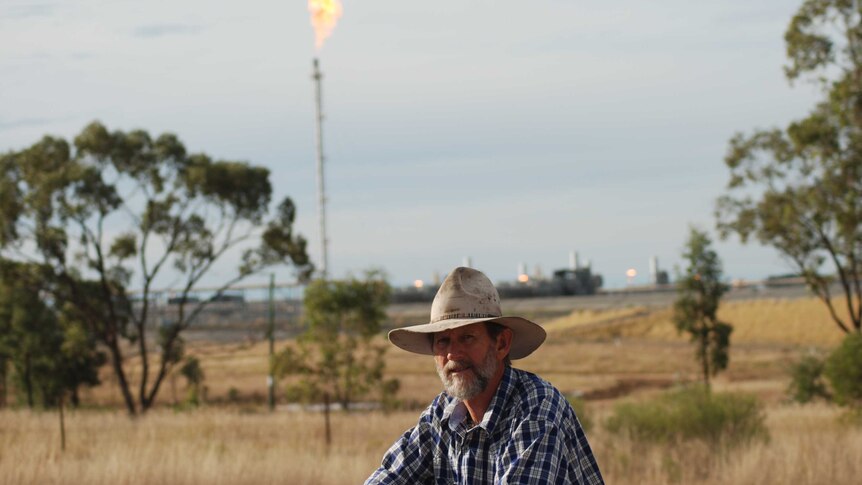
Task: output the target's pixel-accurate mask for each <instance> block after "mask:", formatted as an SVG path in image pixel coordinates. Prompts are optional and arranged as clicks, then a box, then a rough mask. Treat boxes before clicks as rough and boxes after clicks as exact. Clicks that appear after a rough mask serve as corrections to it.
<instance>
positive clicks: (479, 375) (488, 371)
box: [435, 347, 497, 401]
mask: <svg viewBox="0 0 862 485" xmlns="http://www.w3.org/2000/svg"><path fill="white" fill-rule="evenodd" d="M435 364H436V366H437V374H438V375H439V376H440V380H441V381H442V382H443V388H444V389H445V390H446V392H447V393H448V394H449V395H450V396H452V397H455V398H458V399H460V400H462V401H466V400H468V399H472V398H474V397H476V396H478V395H479V394H481V392H482V391H484V390H485V388H486V387H488V383H489V382H490V381H491V378H492V377H494V373H495V372H497V359H496V356H495V355H494V348H493V347H491V348H489V349H488V352H487V353H486V354H485V359H484V360H483V361H482V362H480V363H479V364H478V365H472V364H471V363H470V362H469V361H464V360H461V361H457V360H450V361H449V362H448V363H446V365H445V366H441V365H440V364H439V363H437V362H435ZM464 368H468V369H470V370H468V371H466V372H459V373H457V374H453V373H452V371H453V370H456V369H464Z"/></svg>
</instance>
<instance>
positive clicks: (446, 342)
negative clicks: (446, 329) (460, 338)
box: [436, 338, 449, 346]
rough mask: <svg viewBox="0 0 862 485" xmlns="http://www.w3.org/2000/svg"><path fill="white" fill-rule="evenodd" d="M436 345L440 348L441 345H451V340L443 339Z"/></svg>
mask: <svg viewBox="0 0 862 485" xmlns="http://www.w3.org/2000/svg"><path fill="white" fill-rule="evenodd" d="M436 345H438V346H439V345H449V339H447V338H441V339H440V340H438V341H437V344H436Z"/></svg>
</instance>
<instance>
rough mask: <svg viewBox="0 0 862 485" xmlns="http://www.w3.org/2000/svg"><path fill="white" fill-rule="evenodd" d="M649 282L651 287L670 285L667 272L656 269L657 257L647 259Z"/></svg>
mask: <svg viewBox="0 0 862 485" xmlns="http://www.w3.org/2000/svg"><path fill="white" fill-rule="evenodd" d="M649 282H650V284H651V285H667V284H670V278H669V277H668V274H667V271H662V270H660V269H659V267H658V256H652V257H650V258H649Z"/></svg>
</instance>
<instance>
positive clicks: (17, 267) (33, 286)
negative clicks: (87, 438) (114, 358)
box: [0, 260, 106, 408]
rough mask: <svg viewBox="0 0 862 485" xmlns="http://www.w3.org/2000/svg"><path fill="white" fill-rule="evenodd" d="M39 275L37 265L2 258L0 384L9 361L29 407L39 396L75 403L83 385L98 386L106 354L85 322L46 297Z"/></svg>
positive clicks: (43, 400)
mask: <svg viewBox="0 0 862 485" xmlns="http://www.w3.org/2000/svg"><path fill="white" fill-rule="evenodd" d="M39 274H40V271H38V268H36V267H34V266H33V265H28V264H20V263H11V262H8V261H2V260H0V366H2V367H3V368H2V369H0V380H2V382H0V385H2V387H3V388H4V390H5V387H6V384H7V381H8V378H7V376H6V373H5V370H6V368H7V362H8V363H11V364H12V367H13V368H14V369H15V380H16V381H17V386H16V387H17V389H18V390H19V392H20V391H23V394H24V398H25V399H26V402H27V405H28V406H30V407H31V408H32V407H33V406H34V405H35V404H36V402H37V400H38V401H40V402H41V403H42V405H43V406H46V407H49V406H54V405H56V404H57V403H59V402H60V400H61V398H62V396H64V395H68V396H69V397H70V398H71V402H72V405H74V406H77V405H78V403H79V397H78V390H79V388H80V387H81V386H82V385H88V386H94V385H97V384H99V382H100V381H99V368H100V367H101V366H102V365H103V364H104V363H105V361H106V356H105V354H104V353H103V352H101V351H99V350H98V349H97V346H96V341H95V338H93V336H92V335H90V334H89V332H87V331H86V328H85V326H84V324H83V322H81V321H79V320H76V319H74V318H72V317H71V316H70V314H69V313H67V312H66V311H64V309H63V308H57V307H56V306H52V305H49V304H47V303H46V302H45V301H43V300H44V294H43V293H44V292H43V288H42V287H43V285H42V281H41V278H39V277H38V276H39Z"/></svg>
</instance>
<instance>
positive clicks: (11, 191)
mask: <svg viewBox="0 0 862 485" xmlns="http://www.w3.org/2000/svg"><path fill="white" fill-rule="evenodd" d="M269 176H270V173H269V170H268V169H266V168H264V167H259V166H254V165H251V164H249V163H247V162H244V161H224V160H213V159H212V158H210V157H209V156H207V155H205V154H188V153H187V152H186V148H185V147H184V146H183V144H182V143H181V142H180V140H179V139H178V138H177V137H176V136H175V135H172V134H162V135H160V136H158V137H151V136H150V135H149V134H148V133H147V132H145V131H142V130H133V131H129V132H123V131H114V132H111V131H109V130H108V129H107V128H106V127H105V126H103V125H102V124H101V123H99V122H93V123H91V124H89V125H88V126H86V127H85V128H84V129H83V130H82V131H81V133H80V134H79V135H78V136H77V137H75V139H74V141H73V143H69V142H67V141H66V140H63V139H59V138H54V137H49V136H46V137H44V138H43V139H42V140H40V141H39V142H37V143H35V144H34V145H32V146H31V147H29V148H25V149H23V150H20V151H17V152H9V153H5V154H2V155H0V257H7V258H9V259H13V258H21V254H22V252H21V249H22V247H23V246H25V245H28V244H33V245H34V246H35V251H36V252H37V258H38V259H39V260H40V261H42V262H43V263H42V264H41V265H40V268H39V273H40V278H39V279H40V280H41V281H43V282H44V283H45V285H44V288H43V290H44V291H45V292H46V293H48V294H50V296H51V298H52V299H53V301H54V302H55V303H56V305H57V307H58V308H60V307H62V308H66V307H72V308H71V309H70V310H69V313H70V314H74V317H75V319H76V320H78V321H80V322H82V323H83V324H84V328H86V330H87V331H88V332H89V333H90V334H91V335H93V336H94V337H95V338H97V339H98V340H99V341H100V342H101V343H103V344H104V345H105V346H106V348H107V349H108V351H109V352H110V356H111V359H112V360H113V361H114V362H115V363H116V365H114V366H113V369H114V371H115V373H116V378H117V379H116V381H117V382H118V384H119V387H120V391H121V393H122V395H123V398H124V401H125V403H126V406H127V408H128V410H129V412H130V413H133V414H134V413H136V412H138V411H140V410H146V409H147V408H149V406H150V405H151V404H152V403H153V402H154V399H155V397H156V394H157V392H158V390H159V389H160V386H161V383H162V380H163V379H164V377H165V376H167V375H168V374H169V373H170V371H171V370H172V368H173V366H174V365H177V364H178V362H179V361H180V360H181V357H182V337H181V334H182V332H183V331H184V330H185V329H186V328H188V326H189V324H190V323H191V322H192V321H193V320H194V318H195V316H196V315H197V314H199V313H200V311H201V310H202V309H203V308H204V307H205V306H206V305H207V304H208V303H209V300H205V301H190V300H189V299H188V298H187V297H188V295H189V294H190V293H191V292H193V291H194V290H195V289H196V287H197V285H198V283H199V282H200V281H201V279H202V278H203V277H204V276H205V275H207V274H208V273H209V272H210V270H211V268H212V267H213V266H214V265H215V264H216V262H217V261H219V260H220V259H223V258H224V256H225V255H226V254H229V253H230V252H232V251H237V252H239V251H241V250H242V251H244V252H243V253H242V254H241V264H240V265H239V267H238V268H237V269H236V272H235V273H234V274H233V275H232V276H231V275H229V276H227V278H226V279H225V281H223V284H222V285H221V286H220V289H219V290H217V293H221V292H223V291H224V290H225V289H226V288H228V287H229V286H230V285H233V284H235V283H238V282H240V281H241V280H243V279H244V278H246V277H248V276H250V275H253V274H256V273H259V272H261V271H263V270H265V269H267V268H269V267H271V266H272V265H275V264H288V265H291V266H292V267H293V268H294V269H295V270H296V274H297V276H298V277H299V278H301V279H305V278H307V277H308V276H309V275H310V274H311V271H312V265H311V264H310V262H309V259H308V255H307V253H306V241H305V239H304V238H303V237H302V236H300V235H298V234H296V233H295V232H294V229H293V223H294V218H295V213H296V209H295V207H294V205H293V202H292V201H291V200H290V199H289V198H286V199H284V200H283V201H281V202H280V203H279V204H278V205H277V206H276V207H275V210H274V211H270V208H271V206H273V205H275V204H273V201H272V192H273V191H272V186H271V183H270V180H269ZM107 229H110V233H112V234H116V236H113V237H110V236H109V235H108V232H109V231H107ZM31 251H32V250H31ZM171 270H172V271H173V274H172V275H171V276H172V277H173V279H174V280H175V281H179V285H180V287H181V289H180V290H179V292H178V293H179V295H178V297H179V298H180V301H181V302H182V303H181V304H179V305H178V316H177V318H176V320H175V321H173V322H171V323H170V325H168V326H166V327H165V328H163V329H162V331H161V332H160V335H159V338H158V339H157V340H156V342H148V341H147V335H146V333H145V332H144V328H145V325H147V322H148V318H149V317H150V315H151V310H152V308H151V302H152V298H151V288H152V285H153V282H154V281H156V279H157V278H159V277H162V276H163V275H164V273H165V272H166V271H171ZM130 286H134V287H137V288H141V289H142V294H141V295H140V297H141V298H140V300H139V301H140V302H141V304H140V305H135V306H134V307H133V306H132V305H131V303H130V302H129V299H128V297H127V289H128V288H129V287H130ZM122 339H126V340H127V342H128V343H130V344H133V345H134V346H135V351H136V352H137V353H138V355H139V356H140V359H141V363H142V371H143V372H142V373H141V374H140V382H139V383H135V384H139V385H133V384H132V383H131V382H129V376H127V375H126V370H125V367H124V365H125V364H124V362H126V359H124V355H123V353H124V349H125V348H126V347H125V346H123V345H121V341H122ZM154 344H155V345H157V346H158V347H159V348H158V349H154V348H152V347H153V346H154ZM153 355H156V356H161V357H160V358H158V360H157V358H154V357H153ZM133 388H136V389H137V390H138V392H137V396H133V393H132V389H133Z"/></svg>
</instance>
